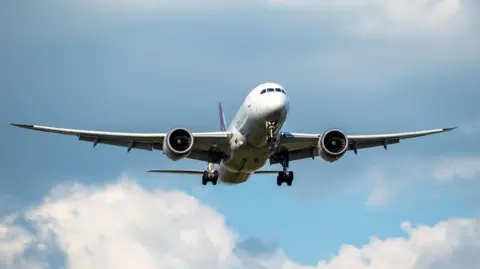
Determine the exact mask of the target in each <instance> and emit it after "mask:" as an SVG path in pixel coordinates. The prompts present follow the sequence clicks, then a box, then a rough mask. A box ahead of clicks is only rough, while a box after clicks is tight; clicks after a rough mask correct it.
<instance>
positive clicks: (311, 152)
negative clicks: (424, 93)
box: [270, 127, 456, 164]
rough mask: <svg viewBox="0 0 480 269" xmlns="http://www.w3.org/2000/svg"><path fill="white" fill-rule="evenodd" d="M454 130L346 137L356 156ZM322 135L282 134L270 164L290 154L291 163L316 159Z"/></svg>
mask: <svg viewBox="0 0 480 269" xmlns="http://www.w3.org/2000/svg"><path fill="white" fill-rule="evenodd" d="M455 128H456V127H454V128H442V129H433V130H426V131H417V132H407V133H391V134H370V135H346V136H347V138H348V142H349V145H348V150H353V151H354V152H355V154H357V151H358V150H359V149H364V148H372V147H379V146H383V147H384V148H385V149H387V145H391V144H396V143H400V141H401V140H403V139H408V138H414V137H421V136H427V135H432V134H438V133H443V132H448V131H451V130H453V129H455ZM321 136H322V134H304V133H290V132H282V133H281V136H280V145H279V149H278V151H277V153H276V154H274V155H273V156H272V157H271V158H270V164H276V163H279V162H280V160H281V158H282V154H285V153H288V155H289V161H295V160H301V159H306V158H314V157H316V156H318V155H319V153H318V149H317V144H318V140H319V139H320V138H321Z"/></svg>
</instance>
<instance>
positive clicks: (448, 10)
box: [358, 0, 462, 37]
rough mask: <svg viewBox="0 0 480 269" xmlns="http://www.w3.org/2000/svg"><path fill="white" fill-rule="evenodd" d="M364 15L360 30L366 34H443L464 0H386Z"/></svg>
mask: <svg viewBox="0 0 480 269" xmlns="http://www.w3.org/2000/svg"><path fill="white" fill-rule="evenodd" d="M371 2H372V6H371V7H370V8H369V10H368V11H365V12H363V13H362V14H361V15H360V20H359V24H358V30H359V33H360V34H363V35H372V34H373V35H382V36H387V37H392V36H398V35H410V34H412V33H417V32H433V33H441V32H444V31H445V30H446V29H447V28H449V27H451V23H452V22H453V19H454V18H455V17H456V16H457V15H458V14H459V12H460V11H461V9H462V5H461V2H460V0H437V1H427V0H383V1H371Z"/></svg>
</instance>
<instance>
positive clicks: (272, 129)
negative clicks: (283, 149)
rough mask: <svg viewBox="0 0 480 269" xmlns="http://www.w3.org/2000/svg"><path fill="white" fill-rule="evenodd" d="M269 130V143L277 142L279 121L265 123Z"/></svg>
mask: <svg viewBox="0 0 480 269" xmlns="http://www.w3.org/2000/svg"><path fill="white" fill-rule="evenodd" d="M265 125H266V127H267V130H268V135H267V141H268V142H275V140H276V138H275V128H276V127H277V121H267V122H266V123H265Z"/></svg>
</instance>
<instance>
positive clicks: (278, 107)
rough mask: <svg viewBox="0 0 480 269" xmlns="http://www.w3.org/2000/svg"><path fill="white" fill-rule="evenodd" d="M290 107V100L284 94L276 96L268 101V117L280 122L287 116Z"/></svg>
mask: <svg viewBox="0 0 480 269" xmlns="http://www.w3.org/2000/svg"><path fill="white" fill-rule="evenodd" d="M287 107H288V100H287V98H286V97H285V95H283V94H275V95H273V96H272V97H271V98H269V100H268V108H269V109H268V112H269V113H268V114H269V115H268V117H269V118H272V120H278V119H279V118H281V117H283V116H284V115H285V112H286V110H287Z"/></svg>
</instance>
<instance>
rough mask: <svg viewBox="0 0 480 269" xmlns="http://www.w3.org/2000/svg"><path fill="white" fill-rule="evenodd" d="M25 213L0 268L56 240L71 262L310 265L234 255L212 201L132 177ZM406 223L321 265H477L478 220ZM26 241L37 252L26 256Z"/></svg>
mask: <svg viewBox="0 0 480 269" xmlns="http://www.w3.org/2000/svg"><path fill="white" fill-rule="evenodd" d="M25 218H26V220H27V221H28V222H30V223H31V224H33V225H34V226H33V228H34V230H35V235H33V234H31V233H29V232H27V231H26V230H25V229H24V228H21V226H19V225H14V222H13V218H11V217H10V218H7V219H3V220H1V221H0V223H2V224H1V225H2V226H1V227H2V228H1V229H0V232H1V233H0V253H2V254H3V256H1V257H2V263H0V268H36V267H38V265H39V264H43V263H45V259H42V255H46V253H48V252H49V251H50V252H51V251H53V250H54V249H55V248H54V247H53V245H55V244H58V248H59V249H60V250H61V251H62V252H63V253H64V254H65V255H66V268H82V269H83V268H92V269H95V268H102V269H108V268H115V269H121V268H132V267H135V268H137V267H138V268H144V269H149V268H285V269H287V268H299V269H302V268H304V269H305V268H312V267H308V266H303V265H301V264H298V263H296V262H294V261H292V260H291V259H289V258H288V257H286V255H285V254H284V253H283V252H282V251H281V250H277V251H275V252H274V253H272V254H271V255H251V254H248V252H241V253H240V254H237V253H235V251H234V250H235V244H236V235H235V233H234V232H233V231H232V230H231V229H230V228H229V227H227V226H226V225H225V221H224V217H223V216H222V215H221V214H219V213H218V212H217V211H215V210H214V209H213V208H212V207H210V206H208V205H204V204H202V203H200V202H199V201H198V200H196V199H195V198H194V197H192V196H189V195H188V194H186V193H184V192H178V191H163V190H155V191H149V190H145V189H143V188H141V187H140V186H138V185H137V184H136V183H134V182H133V181H131V180H128V179H122V180H121V181H120V182H118V183H115V184H110V185H107V186H104V187H87V186H82V185H78V184H73V185H72V184H69V185H63V186H59V187H57V188H56V189H54V190H53V191H52V192H51V193H50V194H49V195H48V197H47V198H46V199H45V200H44V202H43V203H42V204H41V205H39V206H38V207H35V208H32V209H30V210H28V212H27V213H26V214H25ZM402 228H403V229H404V230H405V232H406V233H407V237H406V238H403V237H402V238H389V239H385V240H381V239H379V238H376V237H372V238H371V240H370V242H369V243H368V244H366V245H365V246H363V247H360V248H357V247H355V246H352V245H343V246H341V248H340V250H339V252H338V255H337V256H335V257H333V258H332V259H331V260H330V261H321V262H319V263H318V265H317V266H316V268H318V269H343V268H345V269H346V268H359V269H364V268H365V269H367V268H369V269H377V268H378V269H380V268H381V269H395V268H401V269H409V268H411V269H427V268H439V269H443V268H452V269H454V268H479V264H480V260H479V257H478V255H476V254H475V253H477V252H479V251H480V221H479V220H475V219H452V220H447V221H444V222H441V223H439V224H437V225H435V226H433V227H429V226H419V227H416V228H414V227H412V225H411V224H410V223H408V222H406V223H404V224H402ZM52 238H53V239H55V240H52ZM27 247H30V248H31V249H32V248H33V249H34V250H36V251H37V252H38V253H37V255H34V256H33V257H30V258H28V259H27V258H26V257H27V256H28V254H27V251H25V249H27ZM30 251H32V250H30ZM5 253H6V255H5ZM19 261H21V262H19ZM42 262H43V263H42ZM46 267H48V266H46V265H45V264H43V266H42V268H46ZM52 267H53V266H52ZM55 268H58V265H57V266H56V267H55Z"/></svg>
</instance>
